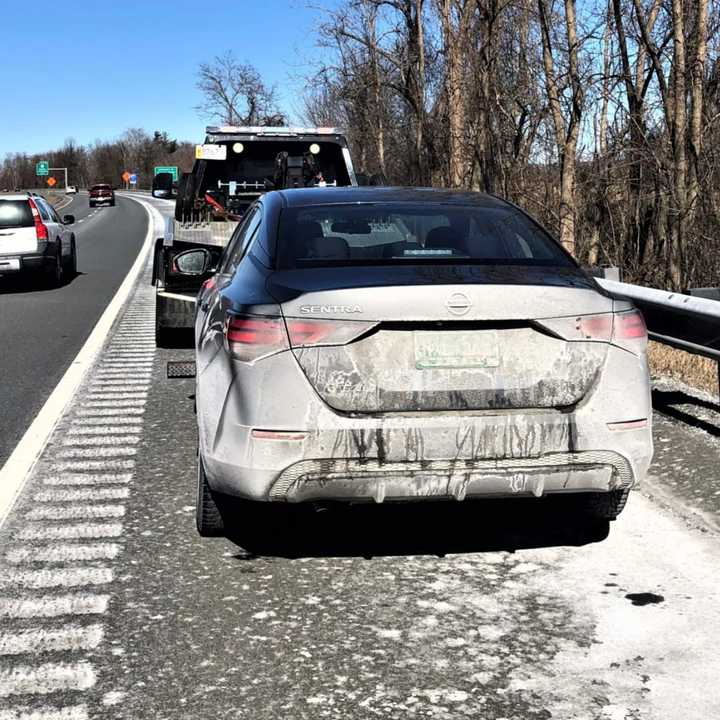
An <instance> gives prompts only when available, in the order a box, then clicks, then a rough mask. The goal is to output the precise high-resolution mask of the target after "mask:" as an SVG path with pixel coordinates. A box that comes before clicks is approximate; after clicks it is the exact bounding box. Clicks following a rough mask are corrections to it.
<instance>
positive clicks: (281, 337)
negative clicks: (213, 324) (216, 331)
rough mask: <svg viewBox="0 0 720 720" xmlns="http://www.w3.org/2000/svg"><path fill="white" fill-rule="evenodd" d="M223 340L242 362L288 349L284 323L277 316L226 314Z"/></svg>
mask: <svg viewBox="0 0 720 720" xmlns="http://www.w3.org/2000/svg"><path fill="white" fill-rule="evenodd" d="M225 342H226V343H227V348H228V350H229V351H230V352H231V353H232V354H233V356H234V357H236V358H237V359H238V360H242V361H243V362H254V361H255V360H259V359H260V358H263V357H267V356H268V355H274V354H275V353H279V352H282V351H283V350H288V349H289V345H288V338H287V333H286V332H285V323H284V322H283V320H282V318H281V317H277V316H262V315H227V317H226V318H225Z"/></svg>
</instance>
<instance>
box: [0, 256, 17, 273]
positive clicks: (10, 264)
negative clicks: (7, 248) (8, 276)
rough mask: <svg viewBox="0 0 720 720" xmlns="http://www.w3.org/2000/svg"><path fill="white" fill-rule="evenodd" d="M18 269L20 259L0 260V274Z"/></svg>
mask: <svg viewBox="0 0 720 720" xmlns="http://www.w3.org/2000/svg"><path fill="white" fill-rule="evenodd" d="M19 269H20V258H0V272H2V271H3V270H12V271H18V270H19Z"/></svg>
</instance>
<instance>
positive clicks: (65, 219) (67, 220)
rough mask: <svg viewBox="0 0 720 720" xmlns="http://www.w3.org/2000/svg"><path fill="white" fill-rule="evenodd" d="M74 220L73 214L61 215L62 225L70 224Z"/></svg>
mask: <svg viewBox="0 0 720 720" xmlns="http://www.w3.org/2000/svg"><path fill="white" fill-rule="evenodd" d="M74 222H75V216H74V215H63V225H72V224H73V223H74Z"/></svg>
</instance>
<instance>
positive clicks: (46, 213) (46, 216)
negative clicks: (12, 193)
mask: <svg viewBox="0 0 720 720" xmlns="http://www.w3.org/2000/svg"><path fill="white" fill-rule="evenodd" d="M35 205H37V208H38V210H39V211H40V217H41V218H42V219H43V220H45V221H46V222H50V221H51V220H52V218H51V216H50V210H49V209H48V206H47V205H46V204H45V202H44V201H43V200H41V199H40V198H38V199H36V200H35Z"/></svg>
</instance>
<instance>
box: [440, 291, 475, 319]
mask: <svg viewBox="0 0 720 720" xmlns="http://www.w3.org/2000/svg"><path fill="white" fill-rule="evenodd" d="M445 307H446V308H447V309H448V310H449V311H450V312H451V313H452V314H453V315H465V313H466V312H467V311H468V310H469V309H470V308H471V307H472V303H471V302H470V298H469V297H468V296H467V295H465V293H461V292H454V293H453V294H452V295H450V297H449V298H448V299H447V300H446V301H445Z"/></svg>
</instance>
